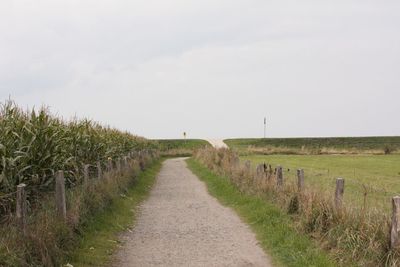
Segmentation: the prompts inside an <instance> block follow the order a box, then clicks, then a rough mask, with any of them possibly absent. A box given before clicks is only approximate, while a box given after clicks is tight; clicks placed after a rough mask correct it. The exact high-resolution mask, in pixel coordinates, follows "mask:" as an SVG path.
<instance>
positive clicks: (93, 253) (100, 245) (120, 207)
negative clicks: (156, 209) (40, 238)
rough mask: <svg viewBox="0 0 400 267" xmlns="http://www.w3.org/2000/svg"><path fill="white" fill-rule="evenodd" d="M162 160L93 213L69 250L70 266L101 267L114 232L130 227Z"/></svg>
mask: <svg viewBox="0 0 400 267" xmlns="http://www.w3.org/2000/svg"><path fill="white" fill-rule="evenodd" d="M162 161H163V160H158V161H156V162H155V163H154V164H153V165H152V166H151V167H150V168H148V169H146V170H145V171H144V172H142V173H140V174H139V175H138V177H137V178H136V180H135V182H134V184H133V185H132V186H131V187H130V188H129V189H128V190H127V192H126V193H125V194H121V197H120V198H117V199H115V200H114V201H113V202H112V203H111V204H110V206H109V207H108V208H107V209H106V210H104V211H102V212H100V213H98V214H96V215H94V216H93V217H92V218H91V219H90V220H89V221H88V222H87V223H86V224H85V225H84V226H83V227H82V233H83V234H82V238H81V240H80V244H79V246H78V248H77V249H76V250H75V251H73V252H72V253H71V256H70V259H69V262H70V263H71V264H72V265H73V266H104V265H106V264H107V263H109V262H110V260H111V255H112V254H113V252H114V251H115V250H116V249H117V248H118V246H119V241H118V235H119V234H120V233H121V232H123V231H126V230H129V227H131V226H132V224H133V222H134V220H135V218H136V215H137V209H136V208H137V206H138V204H139V203H141V202H142V201H143V200H144V199H145V198H146V197H147V196H148V194H149V192H150V190H151V188H152V186H153V184H154V182H155V178H156V175H157V174H158V172H159V171H160V169H161V165H162Z"/></svg>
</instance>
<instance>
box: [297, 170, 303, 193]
mask: <svg viewBox="0 0 400 267" xmlns="http://www.w3.org/2000/svg"><path fill="white" fill-rule="evenodd" d="M303 188H304V170H303V169H298V170H297V189H298V190H299V191H300V192H301V191H302V190H303Z"/></svg>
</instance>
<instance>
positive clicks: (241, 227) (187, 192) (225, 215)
mask: <svg viewBox="0 0 400 267" xmlns="http://www.w3.org/2000/svg"><path fill="white" fill-rule="evenodd" d="M122 239H123V242H124V245H123V247H122V249H121V250H120V251H119V252H118V253H117V255H116V261H115V266H271V265H270V261H269V259H268V257H267V256H266V254H265V253H264V252H263V250H262V249H261V248H260V247H259V246H258V244H257V240H256V238H255V235H254V234H253V233H252V232H251V231H250V229H249V227H248V226H247V225H246V224H244V223H243V222H241V220H240V219H239V217H238V216H237V215H236V214H235V213H234V212H233V211H232V210H231V209H229V208H226V207H224V206H222V205H221V204H220V203H219V202H218V201H217V200H216V199H215V198H213V197H211V196H210V195H209V194H208V192H207V189H206V186H205V185H204V183H203V182H201V181H199V179H198V178H197V177H196V176H195V175H194V174H192V172H191V171H190V170H189V169H187V167H186V162H185V161H184V159H169V160H166V161H165V162H164V165H163V167H162V169H161V172H160V174H159V175H158V177H157V182H156V184H155V186H154V188H153V189H152V191H151V193H150V197H149V198H148V199H147V200H146V201H145V202H144V203H143V204H142V205H141V207H140V213H139V216H138V220H137V222H136V226H135V228H134V230H133V231H132V232H131V233H126V234H125V235H124V236H123V238H122Z"/></svg>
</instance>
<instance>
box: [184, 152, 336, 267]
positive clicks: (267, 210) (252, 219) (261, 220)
mask: <svg viewBox="0 0 400 267" xmlns="http://www.w3.org/2000/svg"><path fill="white" fill-rule="evenodd" d="M188 166H189V168H190V169H191V170H192V171H193V172H194V173H195V174H196V175H197V176H198V177H199V178H200V179H201V180H203V181H204V182H205V183H206V184H207V187H208V190H209V192H210V193H211V195H213V196H214V197H216V198H217V199H218V200H219V201H220V202H221V203H222V204H224V205H226V206H228V207H231V208H233V209H234V210H235V211H236V212H237V213H238V214H239V216H241V218H242V219H243V220H244V221H245V222H246V223H248V224H249V225H250V227H251V228H252V229H253V231H254V232H255V233H256V236H257V239H258V240H259V241H260V244H261V246H262V247H263V248H264V249H265V251H266V252H267V253H268V254H269V255H270V256H271V257H272V259H273V262H274V264H275V265H277V266H296V267H298V266H335V263H334V262H333V261H332V260H331V259H330V258H329V257H328V256H327V254H326V252H324V251H322V250H321V249H319V248H318V247H317V246H316V244H314V242H313V241H312V240H311V239H309V238H308V237H307V236H306V235H303V234H301V233H298V232H297V231H296V230H295V229H294V226H293V225H292V221H291V218H290V216H288V215H287V214H285V213H284V212H283V211H282V210H281V209H280V208H278V207H277V206H275V205H273V204H270V203H269V202H267V201H266V200H264V199H262V198H260V197H258V196H253V195H249V194H244V193H241V192H240V191H239V190H238V189H237V188H236V187H234V186H233V185H232V184H231V182H230V181H229V179H228V178H226V177H220V176H217V175H215V174H214V173H212V172H211V171H210V170H209V169H207V168H206V167H204V166H203V165H201V164H200V163H198V162H196V161H195V160H193V159H189V160H188Z"/></svg>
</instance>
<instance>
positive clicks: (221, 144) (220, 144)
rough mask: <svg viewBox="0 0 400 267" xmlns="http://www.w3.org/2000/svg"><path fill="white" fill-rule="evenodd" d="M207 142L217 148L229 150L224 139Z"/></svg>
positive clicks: (208, 140)
mask: <svg viewBox="0 0 400 267" xmlns="http://www.w3.org/2000/svg"><path fill="white" fill-rule="evenodd" d="M207 142H209V143H210V144H211V145H212V146H213V147H215V148H228V146H227V145H226V144H225V143H224V140H222V139H207Z"/></svg>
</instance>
